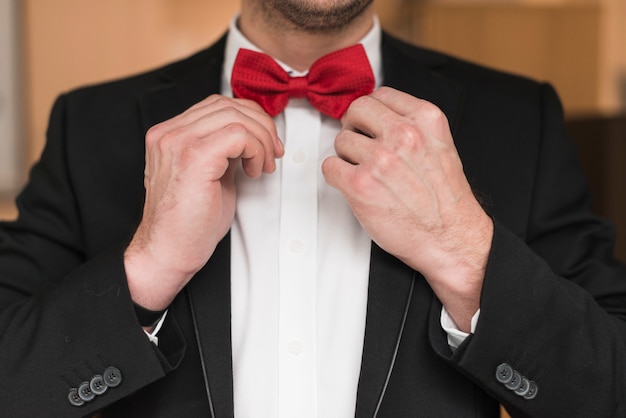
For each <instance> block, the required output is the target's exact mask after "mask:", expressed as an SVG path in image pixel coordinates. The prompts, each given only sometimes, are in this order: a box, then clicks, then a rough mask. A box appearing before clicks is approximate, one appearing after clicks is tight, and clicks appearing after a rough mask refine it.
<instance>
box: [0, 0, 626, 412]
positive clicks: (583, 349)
mask: <svg viewBox="0 0 626 418" xmlns="http://www.w3.org/2000/svg"><path fill="white" fill-rule="evenodd" d="M355 44H356V45H362V47H361V46H357V47H354V45H355ZM242 50H246V51H245V52H242ZM249 50H253V51H257V50H260V51H263V52H265V53H267V54H269V55H270V56H272V57H273V58H274V59H275V60H276V62H278V63H280V64H275V63H274V62H273V61H271V60H270V63H267V61H266V60H265V58H263V57H262V56H259V55H257V54H256V53H255V52H250V51H249ZM336 51H341V53H340V52H336ZM344 53H348V54H350V55H349V58H341V56H340V54H344ZM328 54H330V55H328ZM365 57H366V58H367V59H365ZM357 60H362V61H359V62H361V64H359V63H357ZM246 61H248V62H249V63H252V64H254V65H251V64H248V65H247V66H246V65H245V62H246ZM341 61H344V63H346V62H347V63H348V64H349V66H352V67H355V68H356V70H357V71H359V75H358V76H353V75H352V73H350V74H349V76H348V77H347V78H349V80H350V81H351V84H358V85H359V88H360V87H363V86H364V88H365V89H367V91H364V92H362V93H358V94H356V95H355V97H357V96H358V97H357V98H356V99H354V97H353V98H351V99H350V100H349V101H348V103H347V104H346V105H345V106H349V107H347V109H345V108H342V107H340V106H338V105H336V103H337V102H332V100H335V99H331V104H330V105H327V104H322V105H320V106H321V107H323V106H327V107H326V108H324V109H328V106H330V108H332V109H331V110H318V108H317V107H314V106H313V105H314V104H315V105H317V104H318V103H317V96H314V95H312V93H309V92H308V91H309V90H307V89H306V84H307V83H309V84H313V81H314V79H315V78H316V77H317V76H316V75H315V74H314V71H315V69H316V68H317V67H322V62H325V63H328V62H330V63H331V67H332V66H333V65H340V64H342V63H341ZM363 62H364V63H365V64H363ZM242 63H244V65H243V68H240V64H242ZM276 66H279V67H281V71H282V70H285V71H287V72H286V73H280V72H278V73H276V74H277V75H275V76H274V77H275V78H281V79H284V80H286V81H285V83H286V85H289V86H291V87H294V89H295V91H297V92H296V93H292V97H291V98H289V100H286V103H283V105H286V107H285V108H284V109H283V108H282V107H280V106H272V105H271V104H270V105H268V103H266V102H267V101H269V99H268V98H267V97H266V95H264V94H261V93H259V90H254V88H252V87H250V88H249V87H248V85H247V84H246V83H247V81H249V79H253V80H252V81H254V79H257V81H258V78H260V77H261V76H260V75H258V74H257V73H256V72H255V71H256V70H258V68H257V67H267V68H268V69H271V68H272V67H276ZM333 68H336V67H333ZM308 70H310V73H308ZM333 71H334V74H335V75H336V76H338V77H340V76H342V75H344V72H345V71H347V70H344V69H341V70H333ZM285 74H287V75H286V76H285ZM305 76H306V77H305ZM303 77H304V78H303ZM361 81H363V83H361ZM263 83H265V84H262V86H261V90H264V91H266V92H267V91H269V90H271V91H272V92H274V90H275V89H280V88H283V87H269V84H268V83H269V82H265V81H263ZM370 83H371V84H370ZM321 84H323V83H321ZM231 85H232V90H231ZM383 85H384V86H385V87H380V86H383ZM285 88H286V87H285ZM311 88H313V87H311ZM315 88H317V85H316V86H315ZM251 91H252V93H251V94H248V93H250V92H251ZM358 91H361V90H358ZM251 99H254V100H251ZM353 99H354V100H353ZM337 100H338V99H337ZM324 102H325V100H324ZM350 102H351V103H350ZM261 104H263V106H264V107H262V106H261ZM333 109H334V110H333ZM329 114H330V116H329ZM561 117H562V115H561V110H560V106H559V103H558V100H557V98H556V96H555V94H554V92H553V91H552V89H551V88H550V87H549V86H546V85H540V84H536V83H534V82H531V81H528V80H523V79H519V78H515V77H512V76H509V75H504V74H500V73H496V72H492V71H489V70H486V69H482V68H478V67H476V66H473V65H470V64H468V63H464V62H460V61H457V60H455V59H452V58H449V57H445V56H442V55H439V54H436V53H433V52H429V51H425V50H421V49H417V48H413V47H411V46H408V45H405V44H403V43H400V42H398V41H396V40H393V39H391V38H389V37H388V36H386V35H384V34H381V32H380V30H379V28H378V25H377V22H376V20H375V17H374V14H373V9H372V5H371V1H368V0H326V1H323V0H318V1H313V0H271V1H267V0H266V1H262V0H243V1H242V8H241V14H240V16H239V17H238V19H237V20H236V22H233V25H232V26H231V30H230V31H229V33H228V35H227V37H225V38H223V39H222V40H220V41H219V42H218V43H217V44H216V45H214V46H212V47H211V48H210V49H208V50H206V51H203V52H200V53H199V54H197V55H195V56H193V57H191V58H189V59H187V60H184V61H181V62H179V63H174V64H172V65H170V66H167V67H165V68H163V69H160V70H157V71H154V72H150V73H147V74H144V75H140V76H137V77H133V78H129V79H126V80H122V81H119V82H116V83H111V84H106V85H102V86H96V87H92V88H87V89H82V90H78V91H76V92H73V93H70V94H68V95H64V96H62V97H61V98H59V100H58V101H57V103H56V104H55V107H54V109H53V112H52V116H51V123H50V128H49V133H48V144H47V147H46V150H45V151H44V153H43V155H42V158H41V161H40V162H39V163H38V164H37V166H36V167H35V168H34V169H33V171H32V174H31V179H30V182H29V185H28V186H27V188H26V189H25V191H24V192H23V193H22V195H21V196H20V198H19V199H18V206H19V209H20V218H19V219H18V220H17V221H16V222H15V223H8V224H4V225H2V229H0V306H2V311H1V313H0V335H1V339H0V353H2V357H1V361H0V368H1V369H0V376H2V377H1V378H0V393H1V394H2V395H0V396H1V401H2V402H0V405H2V406H1V407H0V408H2V411H3V414H4V415H6V416H54V417H58V416H84V415H90V414H93V413H95V412H97V411H102V414H103V415H104V416H114V417H126V416H129V417H135V416H149V417H174V416H175V417H180V416H185V417H195V416H216V417H223V416H233V415H235V416H241V417H249V416H254V417H257V416H268V417H274V416H278V417H308V416H311V417H315V416H320V417H332V416H337V417H344V416H354V415H356V416H358V417H370V416H378V417H403V416H420V417H494V416H498V411H499V404H500V403H503V404H504V405H505V406H506V407H507V408H508V409H509V411H510V412H511V414H512V415H513V416H532V417H542V416H546V417H548V416H581V417H589V416H594V417H617V416H625V415H626V403H625V402H624V397H623V393H624V387H625V383H626V371H625V370H624V367H625V361H624V360H625V358H624V357H625V355H626V354H625V353H626V347H625V345H626V344H625V343H626V325H625V324H624V322H623V320H624V318H626V271H625V270H624V268H623V266H621V265H619V264H617V263H616V262H615V261H614V260H613V259H612V257H611V252H612V247H611V244H612V235H611V234H612V230H611V228H610V227H609V226H607V225H606V224H605V223H604V222H602V221H600V220H599V219H597V218H595V217H594V216H592V215H591V214H589V213H588V211H587V207H586V206H587V194H586V191H585V186H584V180H583V179H582V177H581V174H580V171H579V169H578V167H577V164H576V162H575V156H574V153H573V150H572V148H571V145H570V144H569V143H568V141H567V138H566V135H565V133H564V131H563V126H562V121H561ZM144 139H145V142H144ZM144 161H145V166H144ZM461 161H462V162H463V164H462V163H461ZM468 179H469V181H468ZM470 183H471V185H470ZM475 196H479V198H477V197H475ZM479 200H480V202H479ZM487 211H488V212H489V214H488V213H487ZM142 327H143V330H142Z"/></svg>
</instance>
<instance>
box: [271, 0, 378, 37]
mask: <svg viewBox="0 0 626 418" xmlns="http://www.w3.org/2000/svg"><path fill="white" fill-rule="evenodd" d="M372 1H373V0H332V1H329V2H328V4H326V5H320V4H319V3H318V2H316V1H314V0H260V3H261V7H262V9H263V11H264V13H265V15H266V17H267V18H269V19H270V20H272V21H274V23H275V24H277V25H279V26H281V27H282V28H283V29H287V30H291V31H301V32H306V33H310V34H319V33H325V34H332V33H337V32H341V31H342V30H343V29H344V28H345V27H346V26H347V25H349V24H350V22H352V21H353V20H354V19H355V18H357V17H358V16H359V15H361V13H362V12H363V11H364V10H365V9H366V8H367V7H368V6H369V5H370V4H371V3H372Z"/></svg>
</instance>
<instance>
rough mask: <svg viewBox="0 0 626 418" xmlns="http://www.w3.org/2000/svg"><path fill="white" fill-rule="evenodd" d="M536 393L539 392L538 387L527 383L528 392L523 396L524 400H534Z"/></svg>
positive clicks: (531, 382)
mask: <svg viewBox="0 0 626 418" xmlns="http://www.w3.org/2000/svg"><path fill="white" fill-rule="evenodd" d="M537 392H539V386H537V384H536V383H535V382H533V381H532V380H531V381H529V382H528V392H527V393H526V394H525V395H524V399H528V400H531V399H535V396H537Z"/></svg>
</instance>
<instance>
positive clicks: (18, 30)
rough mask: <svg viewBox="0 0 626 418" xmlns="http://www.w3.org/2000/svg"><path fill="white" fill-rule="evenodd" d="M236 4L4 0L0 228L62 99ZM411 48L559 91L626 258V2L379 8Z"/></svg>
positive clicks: (168, 46) (228, 14)
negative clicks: (526, 78)
mask: <svg viewBox="0 0 626 418" xmlns="http://www.w3.org/2000/svg"><path fill="white" fill-rule="evenodd" d="M238 7H239V2H238V1H235V0H231V1H230V2H228V1H224V0H108V1H106V2H103V1H96V0H54V1H50V0H0V218H5V219H9V218H12V217H14V216H15V208H14V206H13V203H12V200H13V198H14V196H15V194H16V193H17V192H18V191H19V189H20V188H21V187H22V185H23V184H24V182H25V179H26V177H27V173H28V168H29V167H30V166H31V164H32V163H33V162H34V161H36V159H37V158H38V156H39V154H40V152H41V149H42V146H43V144H44V140H45V130H46V125H47V118H48V115H49V112H50V108H51V106H52V103H53V101H54V99H55V97H56V96H57V95H58V94H60V93H61V92H64V91H67V90H69V89H71V88H74V87H77V86H79V85H84V84H89V83H95V82H100V81H104V80H109V79H113V78H117V77H122V76H124V75H128V74H131V73H135V72H139V71H143V70H147V69H150V68H153V67H156V66H159V65H161V64H163V63H166V62H168V61H170V60H172V59H176V58H181V57H184V56H186V55H188V54H190V53H192V52H194V51H196V50H198V49H200V48H203V47H205V46H208V45H209V44H211V43H212V42H213V41H214V40H216V39H217V38H218V37H219V36H221V35H222V34H223V33H224V31H225V29H226V28H227V25H228V23H229V21H230V19H231V18H232V17H233V16H234V15H235V13H236V12H237V10H238ZM377 9H378V14H379V16H380V19H381V22H382V25H383V28H385V29H386V30H387V31H389V32H391V33H392V34H395V35H396V36H398V37H400V38H403V39H405V40H408V41H410V42H413V43H416V44H419V45H422V46H426V47H429V48H434V49H438V50H441V51H444V52H448V53H451V54H454V55H457V56H459V57H462V58H466V59H469V60H472V61H475V62H478V63H482V64H486V65H489V66H492V67H496V68H499V69H503V70H507V71H512V72H515V73H519V74H523V75H526V76H529V77H532V78H535V79H538V80H545V81H549V82H551V83H553V84H554V85H555V86H556V88H557V90H558V91H559V93H560V95H561V98H562V100H563V103H564V107H565V111H566V121H567V126H568V129H569V131H570V133H571V135H572V137H573V139H574V141H575V142H576V146H577V147H578V149H579V150H580V156H581V161H582V164H583V168H584V169H585V171H586V173H587V175H588V178H589V180H590V183H591V186H592V190H593V193H594V206H593V208H594V210H595V211H597V212H598V213H599V214H601V215H603V216H605V217H608V218H610V219H611V220H612V221H613V222H614V223H615V224H616V226H617V227H618V231H619V234H618V245H617V255H618V256H619V257H620V258H622V259H625V260H626V168H625V166H626V164H625V162H626V116H625V115H626V0H430V1H428V0H421V1H420V0H379V1H378V2H377Z"/></svg>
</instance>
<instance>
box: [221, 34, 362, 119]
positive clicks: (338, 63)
mask: <svg viewBox="0 0 626 418" xmlns="http://www.w3.org/2000/svg"><path fill="white" fill-rule="evenodd" d="M231 85H232V88H233V93H234V95H235V97H239V98H243V99H251V100H254V101H255V102H257V103H258V104H260V105H261V107H263V109H265V111H266V112H267V113H269V114H270V115H271V116H276V115H278V114H279V113H280V112H282V111H283V109H284V108H285V106H287V102H288V101H289V98H291V97H293V98H307V99H308V100H309V102H310V103H311V104H312V105H313V106H314V107H315V108H316V109H317V110H319V111H320V112H322V113H323V114H325V115H328V116H330V117H332V118H335V119H339V118H341V116H343V114H344V113H345V112H346V110H347V109H348V106H350V103H352V101H353V100H354V99H356V98H357V97H360V96H363V95H366V94H369V93H371V92H372V90H373V89H374V74H373V73H372V67H371V66H370V63H369V61H368V59H367V55H366V54H365V50H364V49H363V46H362V45H361V44H358V45H354V46H351V47H348V48H344V49H340V50H339V51H335V52H332V53H330V54H328V55H325V56H323V57H322V58H320V59H319V60H317V61H316V62H315V63H313V65H312V66H311V69H310V70H309V73H308V74H307V75H306V76H302V77H291V76H289V74H288V73H287V72H285V70H283V69H282V68H281V67H280V65H278V63H276V61H274V60H273V59H272V58H271V57H270V56H268V55H266V54H263V53H260V52H255V51H251V50H248V49H240V50H239V53H238V54H237V58H236V59H235V65H234V67H233V74H232V79H231Z"/></svg>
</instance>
